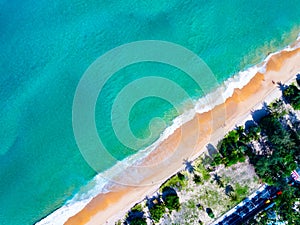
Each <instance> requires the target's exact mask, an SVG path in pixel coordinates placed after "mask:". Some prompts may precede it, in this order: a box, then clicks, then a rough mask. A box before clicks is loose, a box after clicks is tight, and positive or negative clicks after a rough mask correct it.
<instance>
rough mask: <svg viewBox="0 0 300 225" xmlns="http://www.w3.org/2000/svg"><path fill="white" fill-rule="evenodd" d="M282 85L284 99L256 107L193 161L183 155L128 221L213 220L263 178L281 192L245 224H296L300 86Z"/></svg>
mask: <svg viewBox="0 0 300 225" xmlns="http://www.w3.org/2000/svg"><path fill="white" fill-rule="evenodd" d="M298 83H300V82H299V81H298ZM280 88H281V90H282V94H283V96H282V98H281V99H276V100H275V101H273V102H271V103H270V104H268V105H267V104H264V105H263V108H262V109H261V110H257V111H254V112H252V115H253V118H256V119H253V120H251V121H247V122H246V123H245V126H237V127H235V129H233V130H232V131H229V132H228V133H227V134H226V135H225V137H224V138H223V139H222V140H220V141H219V142H218V144H217V146H216V147H214V146H213V145H211V144H210V145H209V149H210V151H208V154H205V155H202V156H201V157H199V158H198V159H196V160H195V161H194V162H191V161H188V160H184V164H185V165H186V166H185V170H183V171H181V172H179V173H177V174H175V175H174V176H172V177H171V178H170V179H168V180H167V181H166V182H165V183H164V184H162V186H161V187H160V189H159V190H158V192H157V193H156V195H155V196H153V197H151V198H150V199H149V198H147V199H146V200H145V201H143V202H142V203H140V204H139V205H136V206H135V207H133V208H132V209H131V210H130V212H129V213H128V214H127V216H126V219H125V224H147V221H148V224H149V223H153V224H209V223H211V222H212V221H213V220H214V219H215V218H218V217H220V216H221V215H222V214H224V213H226V211H228V210H229V209H231V208H233V207H234V206H236V205H237V204H238V203H239V202H241V201H243V199H245V198H246V197H247V196H249V195H250V194H251V193H252V192H253V191H255V190H257V189H258V188H259V187H260V186H261V185H262V184H263V183H265V184H268V185H271V186H274V187H276V189H277V190H279V191H280V192H281V194H280V195H278V196H276V198H274V199H271V200H272V201H273V202H274V204H272V205H271V206H272V207H269V208H268V209H266V210H263V211H262V212H260V213H259V214H258V215H256V216H255V217H254V218H251V219H250V220H249V221H247V222H246V224H268V223H272V222H274V221H281V222H284V223H286V222H287V223H288V224H298V222H299V221H300V204H299V200H300V193H299V187H300V184H299V183H297V182H294V181H293V179H292V178H291V176H290V175H291V172H292V171H293V170H295V169H297V168H298V166H299V163H300V150H299V146H300V121H299V115H300V113H299V108H300V97H299V96H300V90H299V87H298V86H297V85H296V84H291V85H288V86H286V85H282V84H280ZM262 111H264V113H263V115H262V116H260V117H259V118H257V117H256V116H255V115H256V114H261V112H262ZM133 215H135V216H133ZM151 221H152V222H151Z"/></svg>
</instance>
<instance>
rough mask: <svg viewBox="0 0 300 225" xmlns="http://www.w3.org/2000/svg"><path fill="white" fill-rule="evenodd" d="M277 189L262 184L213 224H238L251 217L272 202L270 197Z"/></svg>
mask: <svg viewBox="0 0 300 225" xmlns="http://www.w3.org/2000/svg"><path fill="white" fill-rule="evenodd" d="M277 192H278V190H277V189H276V188H275V187H271V186H267V185H264V186H263V187H261V188H260V189H259V190H257V191H256V192H255V193H254V194H252V195H250V196H249V197H248V198H246V199H245V200H244V201H242V202H241V203H240V204H238V205H237V206H236V207H234V208H233V209H231V210H230V211H228V212H227V213H226V214H225V215H223V216H222V217H220V218H219V219H217V220H216V221H214V222H213V223H212V224H213V225H239V224H243V223H245V222H246V221H248V220H249V219H251V218H253V217H254V216H255V215H256V214H257V213H259V212H260V211H261V210H263V209H265V208H267V207H269V206H271V205H272V204H273V202H272V200H270V201H268V200H269V199H272V198H274V197H275V196H276V194H277Z"/></svg>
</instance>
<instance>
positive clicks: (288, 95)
mask: <svg viewBox="0 0 300 225" xmlns="http://www.w3.org/2000/svg"><path fill="white" fill-rule="evenodd" d="M283 96H284V97H285V99H286V100H287V102H288V103H290V104H291V105H292V106H293V108H294V109H295V110H300V90H299V89H298V88H297V86H296V85H294V84H291V85H290V86H288V88H287V89H285V90H284V91H283Z"/></svg>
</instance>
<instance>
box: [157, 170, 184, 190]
mask: <svg viewBox="0 0 300 225" xmlns="http://www.w3.org/2000/svg"><path fill="white" fill-rule="evenodd" d="M185 185H186V180H185V176H184V175H183V174H181V173H178V174H176V175H174V176H172V177H171V178H169V179H168V180H167V181H166V182H165V183H163V184H162V185H161V187H160V190H161V191H162V190H163V189H164V187H172V188H176V189H178V190H181V189H182V188H183V187H185Z"/></svg>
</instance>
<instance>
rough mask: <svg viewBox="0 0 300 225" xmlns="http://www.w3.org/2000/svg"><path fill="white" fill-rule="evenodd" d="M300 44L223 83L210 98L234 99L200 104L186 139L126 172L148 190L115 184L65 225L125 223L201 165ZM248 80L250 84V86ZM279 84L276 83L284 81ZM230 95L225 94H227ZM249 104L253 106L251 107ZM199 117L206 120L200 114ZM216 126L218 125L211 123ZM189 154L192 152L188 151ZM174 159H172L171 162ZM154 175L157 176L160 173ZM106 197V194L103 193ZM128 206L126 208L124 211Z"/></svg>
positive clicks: (171, 141) (169, 141) (156, 148)
mask: <svg viewBox="0 0 300 225" xmlns="http://www.w3.org/2000/svg"><path fill="white" fill-rule="evenodd" d="M299 44H300V40H299V38H298V41H297V42H295V43H294V44H291V45H290V46H291V47H293V48H296V50H292V49H291V47H290V46H288V47H287V48H284V49H283V50H281V51H278V52H275V53H272V54H269V55H268V56H267V57H266V59H265V60H264V61H263V62H262V63H260V64H258V65H255V66H253V67H251V68H249V69H248V70H246V71H242V72H240V73H238V74H237V75H235V76H233V77H231V78H229V79H228V80H226V81H225V82H224V83H225V84H224V85H223V86H222V85H221V86H220V87H219V90H216V91H214V92H212V94H211V96H213V95H215V94H216V93H217V94H220V93H221V94H224V92H223V91H224V88H225V87H227V88H228V86H230V85H232V86H233V87H230V88H231V89H232V93H231V94H230V93H229V96H230V95H231V97H228V98H225V99H226V100H225V103H219V102H218V103H219V105H217V106H212V110H209V109H205V108H204V109H203V108H201V107H199V106H201V104H200V102H201V100H202V99H200V100H199V101H197V104H196V106H195V113H194V117H193V118H192V119H191V120H187V121H188V122H186V121H185V122H186V123H184V124H183V125H181V124H177V126H178V127H180V128H182V127H184V128H183V129H184V130H185V132H186V133H184V134H182V132H180V131H181V130H182V129H176V130H175V131H174V132H173V133H170V134H169V135H168V136H167V137H162V136H163V135H162V136H161V137H160V138H159V139H161V138H163V140H162V142H161V143H159V144H158V145H155V144H157V143H156V142H155V143H154V144H153V145H151V146H150V147H149V148H151V147H152V149H151V150H150V153H149V154H148V155H146V156H145V157H143V158H142V159H141V160H139V161H138V163H135V164H134V166H131V167H128V168H127V171H130V170H131V171H133V174H134V175H137V174H139V177H140V180H138V181H137V183H136V184H137V185H138V184H142V185H143V186H126V185H115V184H113V186H112V187H111V188H110V190H109V192H106V193H105V192H104V193H100V194H98V195H97V196H96V197H94V198H93V199H92V200H91V199H89V200H91V201H90V202H89V203H88V204H86V203H87V202H88V201H89V200H85V201H84V203H85V205H81V206H79V207H80V208H82V210H81V211H80V212H79V213H77V214H75V213H76V212H75V210H74V212H73V214H75V216H73V217H70V218H69V219H68V220H67V222H66V223H65V224H114V223H113V222H114V221H116V220H117V219H119V218H122V217H123V216H124V215H125V213H126V212H127V210H128V209H129V208H130V207H131V206H133V204H134V203H136V202H139V201H141V200H142V199H144V198H145V196H147V195H151V194H153V193H155V192H156V190H157V189H158V188H159V186H160V185H161V183H163V182H164V181H165V180H167V179H168V178H169V177H171V176H172V175H173V174H175V173H176V172H178V171H180V170H181V169H182V168H183V164H182V162H183V159H189V160H194V159H196V158H197V157H198V156H199V155H201V154H202V153H203V149H206V148H205V145H206V144H208V143H213V142H214V141H218V140H219V139H221V138H223V136H224V135H225V133H226V132H227V131H229V130H230V129H232V128H233V127H234V125H235V124H237V123H238V121H237V120H239V121H240V120H241V117H245V118H247V117H249V112H250V109H251V108H253V107H254V106H252V107H249V109H247V110H245V109H243V110H242V111H243V112H244V113H243V114H241V115H239V117H238V119H237V120H236V119H235V117H236V116H235V114H238V112H239V111H240V110H241V108H243V107H241V106H240V105H238V103H243V102H249V101H250V100H251V99H253V100H254V102H255V100H257V99H255V98H254V97H253V95H257V94H256V92H257V91H259V90H261V89H262V88H264V86H265V87H267V89H268V90H269V89H270V88H271V91H272V89H274V88H273V87H272V85H273V84H272V85H270V84H268V85H265V84H266V83H265V82H266V81H268V80H270V79H271V78H270V77H268V79H265V78H266V77H265V76H267V74H268V73H271V74H272V71H279V70H280V69H281V68H282V65H283V63H285V64H286V61H287V59H291V58H293V57H294V56H295V54H297V57H299V59H300V56H299V53H300V51H299V50H300V48H299V47H300V46H299ZM290 61H292V60H290ZM264 68H265V70H266V73H265V74H264V73H263V72H265V71H263V69H264ZM249 70H252V74H250V73H249ZM254 72H255V73H254ZM245 73H246V74H247V75H248V77H247V78H246V79H244V80H243V82H244V83H243V85H242V86H243V88H240V87H238V86H237V85H241V83H239V82H240V81H241V80H240V79H241V78H244V77H241V76H242V75H243V74H245ZM275 73H276V72H275ZM290 75H292V74H290ZM247 79H249V81H247ZM246 81H247V82H246ZM275 81H276V82H277V81H279V80H275ZM280 81H282V82H285V81H286V80H283V79H280ZM226 84H227V86H226ZM235 85H236V86H235ZM270 86H271V87H270ZM228 89H229V88H228ZM228 89H225V90H226V91H228ZM269 94H270V93H267V94H266V93H265V94H264V95H263V98H266V96H268V95H269ZM227 95H228V93H227ZM211 96H209V97H207V96H205V97H204V98H203V99H204V100H206V99H207V98H211V99H213V97H211ZM225 97H226V96H225ZM223 99H224V98H223ZM223 99H221V101H223ZM263 100H264V99H261V101H263ZM250 102H251V103H252V101H250ZM214 103H215V102H214ZM258 104H261V102H258V103H257V104H256V105H258ZM202 105H203V102H202ZM243 105H245V107H248V106H249V105H251V104H243ZM197 107H198V108H197ZM245 107H244V108H245ZM201 111H202V113H201ZM245 111H246V112H245ZM199 112H200V113H201V114H199ZM244 114H245V115H244ZM224 115H225V116H224ZM190 116H191V115H190ZM213 118H221V120H220V121H217V120H216V119H213ZM175 119H176V118H175ZM232 120H233V121H232ZM211 121H213V123H211ZM225 121H226V124H225ZM227 121H229V122H227ZM175 125H176V124H175ZM197 126H199V127H197ZM201 127H210V129H203V128H201ZM188 137H190V138H188ZM199 137H201V138H199ZM180 142H181V143H180ZM182 143H184V144H182ZM185 149H188V151H185ZM200 149H201V150H200ZM177 151H178V152H177ZM145 153H148V151H147V152H143V150H142V153H141V154H142V155H143V154H145ZM137 155H139V154H137ZM169 155H171V157H170V158H169ZM136 157H137V156H135V157H132V161H134V160H133V159H136ZM130 161H131V160H130ZM157 162H159V163H157ZM174 162H176V163H174ZM137 164H138V165H137ZM122 166H124V165H122ZM162 166H164V167H166V166H167V170H166V171H163V172H162V173H161V174H157V173H160V172H161V169H160V168H161V167H162ZM122 168H123V167H122ZM144 168H148V169H149V168H150V169H151V170H153V172H151V173H149V171H148V172H147V173H146V172H144V171H143V169H144ZM154 171H156V173H155V172H154ZM123 175H124V174H123ZM134 175H133V176H130V177H127V179H128V180H130V179H133V178H134V177H135V176H134ZM93 180H94V179H93ZM114 180H119V181H121V182H123V183H125V184H126V183H128V180H127V181H126V179H124V177H122V174H121V177H118V176H117V177H115V178H114ZM101 188H105V186H104V187H103V186H101ZM101 191H102V192H103V190H101ZM129 199H130V200H129ZM80 203H83V202H78V204H80ZM75 204H76V203H75ZM125 205H126V207H124V206H125ZM63 207H68V204H66V205H64V206H63ZM63 207H62V208H63ZM77 210H78V208H77ZM79 210H80V209H79ZM69 212H70V211H69ZM55 213H56V211H55V212H54V213H52V214H50V216H51V215H53V214H55ZM115 213H117V214H115ZM61 215H62V214H60V213H59V212H58V213H57V216H58V217H59V216H61ZM103 215H105V216H103ZM46 218H47V217H46ZM48 219H49V218H48ZM107 219H109V220H108V223H106V221H107ZM89 220H90V221H89ZM51 221H56V220H51ZM51 221H49V222H50V223H49V222H48V223H47V222H46V221H44V222H46V223H43V220H42V221H40V222H38V223H37V224H51ZM41 222H42V223H41ZM56 222H58V221H56ZM62 223H63V222H62ZM62 223H59V224H62Z"/></svg>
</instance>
